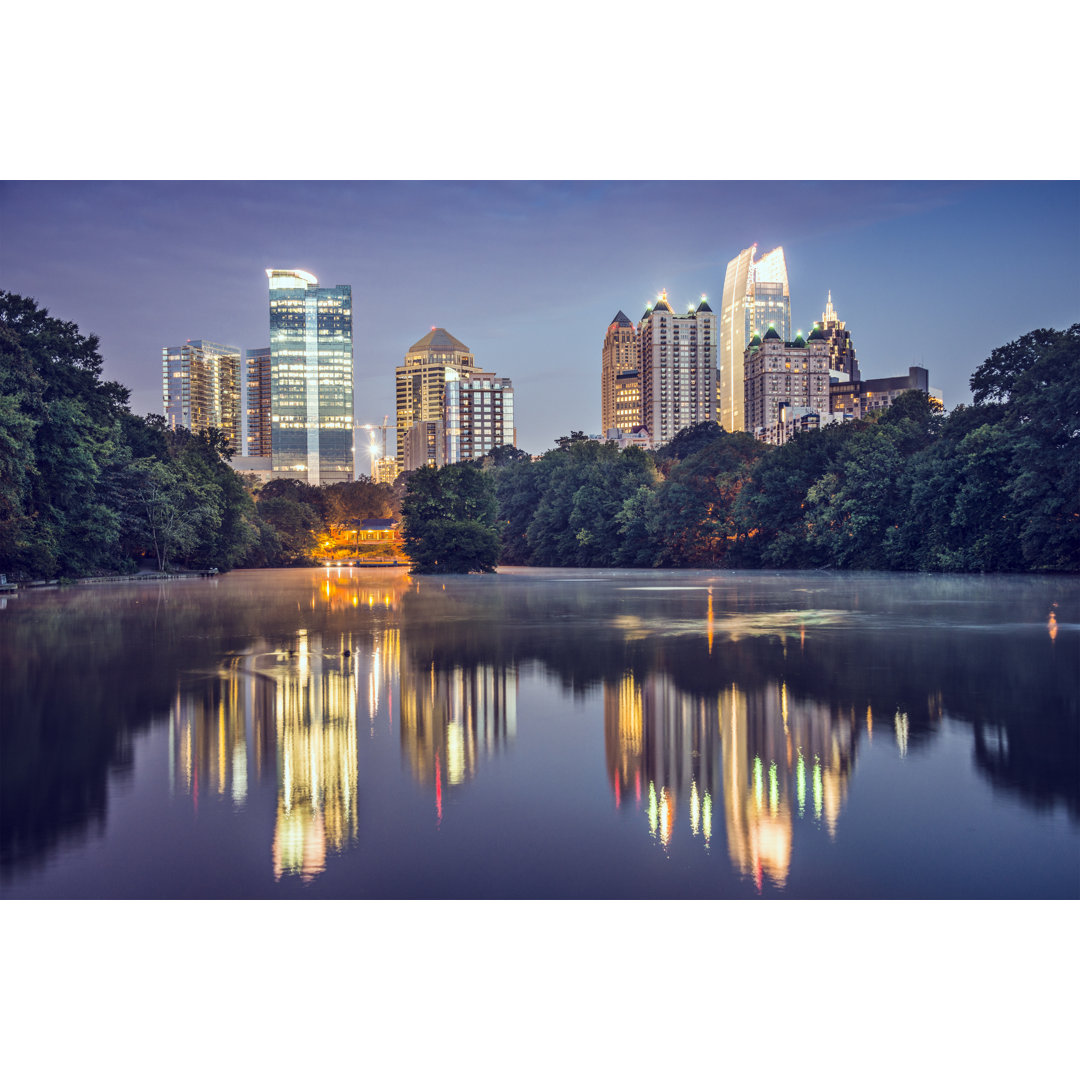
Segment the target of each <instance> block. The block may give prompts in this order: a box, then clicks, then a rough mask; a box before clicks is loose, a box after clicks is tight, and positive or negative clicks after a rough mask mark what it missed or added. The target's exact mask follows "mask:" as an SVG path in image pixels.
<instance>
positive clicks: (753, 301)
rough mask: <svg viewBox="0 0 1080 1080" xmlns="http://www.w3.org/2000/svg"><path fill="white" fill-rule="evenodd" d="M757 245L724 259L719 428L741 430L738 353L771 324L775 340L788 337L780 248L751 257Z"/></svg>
mask: <svg viewBox="0 0 1080 1080" xmlns="http://www.w3.org/2000/svg"><path fill="white" fill-rule="evenodd" d="M756 252H757V244H754V246H753V247H749V248H746V249H745V250H744V251H740V252H739V254H738V255H737V256H736V257H735V258H734V259H732V260H731V262H729V263H728V266H727V273H726V274H725V275H724V298H723V301H722V303H721V308H720V369H719V372H718V375H717V402H718V407H719V408H718V411H719V420H720V423H721V424H722V425H723V427H724V430H725V431H743V430H745V429H746V421H745V417H744V415H743V354H744V352H745V351H746V346H747V344H748V343H749V341H750V339H751V338H752V337H753V336H754V335H755V334H757V335H758V336H763V335H764V334H765V332H766V331H767V330H768V329H769V327H770V326H772V327H773V328H774V329H775V330H776V333H777V335H778V336H779V337H780V340H781V341H787V340H788V339H789V338H790V337H791V295H790V293H789V291H788V279H787V264H786V262H785V261H784V249H783V248H782V247H778V248H774V249H773V250H772V251H770V252H769V253H768V254H766V255H763V256H762V257H761V258H760V259H758V260H757V261H755V259H754V255H755V254H756Z"/></svg>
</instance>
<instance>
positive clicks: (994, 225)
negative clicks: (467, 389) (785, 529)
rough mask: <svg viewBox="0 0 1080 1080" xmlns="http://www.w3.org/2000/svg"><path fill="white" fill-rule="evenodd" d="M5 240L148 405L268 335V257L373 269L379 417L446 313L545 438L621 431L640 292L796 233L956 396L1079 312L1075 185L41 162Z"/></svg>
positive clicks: (343, 270)
mask: <svg viewBox="0 0 1080 1080" xmlns="http://www.w3.org/2000/svg"><path fill="white" fill-rule="evenodd" d="M0 236H2V247H0V287H2V288H5V289H9V290H11V291H13V292H18V293H22V294H24V295H29V296H32V297H35V298H36V299H37V300H38V302H39V303H41V304H43V305H45V306H46V307H48V308H49V310H50V312H51V313H52V314H53V315H55V316H56V317H58V318H62V319H67V320H72V321H74V322H76V323H78V324H79V326H80V328H81V329H82V330H83V331H84V332H86V333H91V332H92V333H96V334H98V335H99V337H100V338H101V348H102V352H103V354H104V356H105V373H106V376H107V377H109V378H113V379H117V380H119V381H120V382H122V383H124V384H125V385H126V386H128V387H129V388H130V389H131V406H132V409H133V410H134V411H135V412H138V413H146V412H151V411H154V412H160V411H161V397H160V379H161V372H160V366H161V348H162V346H164V345H175V344H179V343H181V342H183V341H185V340H187V339H189V338H208V339H210V340H215V341H220V342H224V343H228V344H233V345H237V346H239V347H240V348H242V349H247V348H256V347H258V346H263V345H267V344H269V338H268V328H267V322H268V314H267V285H266V275H265V273H264V270H265V268H266V267H270V266H275V267H282V268H286V267H298V268H301V269H305V270H308V271H310V272H311V273H313V274H315V275H316V276H317V277H318V279H319V282H320V284H325V285H334V284H339V283H340V284H349V285H351V286H352V289H353V335H354V352H355V360H356V364H355V367H356V398H355V411H356V415H357V418H358V420H359V421H360V422H381V420H382V417H383V415H384V414H386V413H389V414H390V415H391V423H392V422H393V412H394V368H395V366H396V365H397V364H399V363H401V361H402V358H403V356H404V355H405V352H406V350H407V349H408V347H409V346H410V345H411V344H412V343H413V342H415V341H417V340H418V339H419V338H421V337H423V336H424V334H425V333H427V332H428V330H429V329H430V328H431V327H432V326H442V327H445V328H446V329H447V330H448V331H449V332H450V333H451V334H453V335H454V336H455V337H457V338H459V339H460V340H462V341H463V342H465V344H466V345H468V346H469V347H470V348H471V349H472V350H473V352H474V354H475V356H476V360H477V363H478V364H480V365H482V367H483V368H484V369H485V370H490V371H494V372H496V373H497V374H500V375H506V376H509V377H510V378H512V379H513V381H514V387H515V390H516V413H517V422H518V444H519V446H521V447H522V448H523V449H525V450H528V451H530V452H534V453H536V452H540V451H543V450H545V449H548V448H549V447H551V446H552V445H553V443H554V440H555V439H556V438H557V437H558V436H559V435H561V434H564V433H566V432H568V431H570V430H571V429H572V428H577V429H582V430H584V431H586V432H589V433H595V432H597V431H598V429H599V424H600V417H599V413H600V386H599V377H600V348H601V344H602V341H603V337H604V330H605V328H606V326H607V324H608V322H609V321H610V320H611V318H612V316H614V314H615V312H616V311H617V310H618V309H620V308H621V309H622V310H623V311H625V312H626V314H627V315H628V316H629V317H630V318H631V319H632V320H634V321H636V320H637V319H638V318H639V317H640V316H641V314H642V312H643V311H644V308H645V305H646V303H648V302H649V301H650V300H651V299H653V298H654V297H655V296H656V294H657V292H658V291H659V290H660V289H662V288H666V289H667V290H668V294H669V298H670V299H671V301H672V304H673V306H675V307H676V309H678V305H680V304H682V305H685V304H686V303H688V302H689V301H691V300H696V299H697V298H698V297H699V296H700V295H701V293H705V294H707V295H708V297H709V299H710V302H712V304H713V307H714V309H716V310H719V306H720V305H719V300H720V294H721V292H722V289H723V281H724V269H725V267H726V265H727V262H728V260H729V259H731V258H733V257H734V256H735V255H736V254H737V253H738V252H739V251H740V249H742V248H744V247H748V246H749V245H750V244H752V243H755V242H756V243H757V244H758V245H759V253H761V252H764V251H767V250H769V249H771V248H773V247H775V246H776V245H783V247H784V251H785V254H786V256H787V264H788V274H789V277H790V282H791V298H792V322H793V325H794V327H795V328H796V329H798V328H802V329H804V330H808V329H809V327H810V325H811V324H812V323H813V321H814V320H815V319H820V318H821V313H822V311H823V309H824V306H825V298H826V293H827V291H828V290H829V289H831V290H832V295H833V303H834V305H835V306H836V309H837V311H838V313H839V315H840V317H841V318H842V319H844V320H846V322H847V325H848V329H849V330H850V331H851V333H852V337H853V340H854V343H855V347H856V351H857V355H858V358H859V363H860V366H861V368H862V371H863V375H864V377H867V378H875V377H880V376H887V375H896V374H906V372H907V368H908V366H909V365H911V364H922V365H923V366H925V367H927V368H929V370H930V381H931V383H932V384H933V385H935V386H937V387H939V388H940V389H942V390H943V391H944V393H945V402H946V407H947V408H951V407H952V406H953V405H956V404H957V403H960V402H967V401H970V393H969V391H968V378H969V377H970V375H971V372H972V371H973V370H974V369H975V367H976V366H978V364H980V363H981V362H982V361H983V360H984V359H985V358H986V357H987V355H989V353H990V350H991V349H993V348H994V347H995V346H997V345H1001V344H1004V343H1005V342H1007V341H1011V340H1013V339H1015V338H1016V337H1018V336H1019V335H1021V334H1023V333H1025V332H1026V331H1028V330H1031V329H1034V328H1036V327H1043V326H1046V327H1056V328H1059V329H1061V328H1064V327H1066V326H1068V325H1070V324H1071V323H1072V322H1075V321H1077V319H1080V184H1077V183H1074V182H1045V183H1038V182H1022V183H1003V182H985V183H975V182H973V183H955V182H933V183H915V182H865V183H864V182H843V183H836V182H794V181H776V182H767V183H765V182H762V183H756V182H696V181H695V182H684V183H683V182H679V183H673V182H663V183H659V182H658V183H646V182H636V181H618V182H611V183H596V182H585V181H582V182H568V183H554V182H550V183H549V182H544V183H521V182H512V183H509V182H508V183H466V182H453V183H443V182H400V183H398V182H381V181H379V182H377V181H367V182H358V183H338V182H327V183H316V182H297V183H283V182H274V181H267V182H239V181H230V182H181V183H167V182H93V183H91V182H74V181H73V182H21V181H20V182H8V183H4V184H2V185H0ZM684 310H685V308H684ZM391 439H392V436H391Z"/></svg>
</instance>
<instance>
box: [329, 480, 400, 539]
mask: <svg viewBox="0 0 1080 1080" xmlns="http://www.w3.org/2000/svg"><path fill="white" fill-rule="evenodd" d="M324 501H325V506H326V523H327V525H330V526H334V527H344V526H345V525H346V524H348V523H349V522H353V521H362V520H363V519H364V518H385V517H393V516H394V515H395V514H396V513H397V512H398V504H399V500H398V499H397V497H396V496H395V494H394V489H393V488H392V487H391V486H390V485H389V484H377V483H375V481H374V480H369V479H368V478H367V477H366V476H362V477H360V479H359V480H352V481H350V482H348V483H344V484H331V485H330V486H329V487H327V488H326V489H325V495H324Z"/></svg>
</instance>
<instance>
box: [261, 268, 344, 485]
mask: <svg viewBox="0 0 1080 1080" xmlns="http://www.w3.org/2000/svg"><path fill="white" fill-rule="evenodd" d="M266 276H267V278H268V279H269V282H270V405H271V409H270V454H271V460H272V462H273V471H274V476H275V478H276V477H286V476H287V477H292V478H294V479H296V480H303V481H305V482H307V483H309V484H334V483H339V482H341V481H343V480H352V478H353V475H354V473H353V350H352V289H351V288H350V287H349V286H348V285H335V286H333V287H332V288H330V287H324V288H320V287H319V282H318V280H317V279H316V278H315V276H314V275H313V274H309V273H307V272H306V271H304V270H267V271H266Z"/></svg>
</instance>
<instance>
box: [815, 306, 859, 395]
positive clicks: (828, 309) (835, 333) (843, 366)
mask: <svg viewBox="0 0 1080 1080" xmlns="http://www.w3.org/2000/svg"><path fill="white" fill-rule="evenodd" d="M818 325H819V326H820V327H821V332H822V333H823V334H824V335H825V339H826V340H827V341H828V343H829V370H830V371H831V372H833V373H834V377H836V376H837V375H846V376H847V377H848V379H850V380H851V381H852V382H858V381H859V380H860V378H862V376H861V375H860V374H859V362H858V361H857V360H856V359H855V346H854V344H853V343H852V340H851V334H850V332H849V331H848V329H847V324H846V323H844V322H843V321H841V319H840V317H839V316H838V315H837V314H836V309H835V308H834V307H833V303H832V291H831V290H830V291H829V299H828V300H827V301H826V302H825V311H824V312H823V313H822V315H821V322H820V323H819V324H818Z"/></svg>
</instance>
